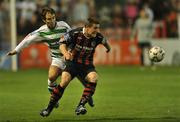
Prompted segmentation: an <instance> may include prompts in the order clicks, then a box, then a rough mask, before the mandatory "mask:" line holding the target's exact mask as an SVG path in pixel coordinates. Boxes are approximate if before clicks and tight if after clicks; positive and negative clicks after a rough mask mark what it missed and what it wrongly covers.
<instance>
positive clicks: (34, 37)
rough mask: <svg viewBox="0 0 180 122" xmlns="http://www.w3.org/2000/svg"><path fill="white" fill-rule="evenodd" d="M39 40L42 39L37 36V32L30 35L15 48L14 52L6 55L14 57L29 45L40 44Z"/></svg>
mask: <svg viewBox="0 0 180 122" xmlns="http://www.w3.org/2000/svg"><path fill="white" fill-rule="evenodd" d="M41 40H42V38H41V37H40V36H39V34H38V33H37V32H33V33H30V34H28V35H27V36H26V37H25V38H24V39H23V40H22V41H21V42H20V43H19V44H18V45H17V46H16V48H15V49H14V50H11V51H9V52H8V53H7V55H8V56H12V55H15V54H17V53H19V52H20V51H21V50H22V49H23V48H25V47H27V46H29V45H30V44H31V43H36V42H40V41H41Z"/></svg>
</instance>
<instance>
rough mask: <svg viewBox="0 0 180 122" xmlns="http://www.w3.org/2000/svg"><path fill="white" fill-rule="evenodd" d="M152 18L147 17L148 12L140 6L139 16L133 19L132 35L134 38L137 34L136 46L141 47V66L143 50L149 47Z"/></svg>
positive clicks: (142, 63) (151, 33) (142, 64)
mask: <svg viewBox="0 0 180 122" xmlns="http://www.w3.org/2000/svg"><path fill="white" fill-rule="evenodd" d="M152 26H153V23H152V19H151V18H150V17H149V14H148V13H146V10H145V9H144V8H142V9H141V10H140V12H139V17H138V18H137V20H136V21H135V25H134V28H133V33H132V37H131V38H133V39H131V40H134V39H135V37H136V36H137V41H138V46H139V48H140V49H141V57H140V58H141V66H144V55H143V53H144V51H145V49H146V48H150V46H151V45H150V42H149V41H150V39H151V38H152V35H153V30H152Z"/></svg>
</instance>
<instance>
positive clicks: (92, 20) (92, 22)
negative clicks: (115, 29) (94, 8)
mask: <svg viewBox="0 0 180 122" xmlns="http://www.w3.org/2000/svg"><path fill="white" fill-rule="evenodd" d="M93 24H100V22H99V21H98V20H97V19H96V18H92V17H91V18H88V20H87V22H86V23H85V27H92V26H93Z"/></svg>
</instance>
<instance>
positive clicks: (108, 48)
mask: <svg viewBox="0 0 180 122" xmlns="http://www.w3.org/2000/svg"><path fill="white" fill-rule="evenodd" d="M104 47H105V48H106V49H107V52H109V51H110V50H111V47H110V45H109V44H108V43H105V44H104Z"/></svg>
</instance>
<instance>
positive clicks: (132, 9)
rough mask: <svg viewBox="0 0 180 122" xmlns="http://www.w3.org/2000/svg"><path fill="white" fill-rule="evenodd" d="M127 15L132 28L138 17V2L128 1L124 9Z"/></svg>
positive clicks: (134, 0)
mask: <svg viewBox="0 0 180 122" xmlns="http://www.w3.org/2000/svg"><path fill="white" fill-rule="evenodd" d="M124 12H125V15H126V17H127V20H128V21H127V22H128V24H129V25H130V26H132V25H133V24H134V21H135V19H136V17H137V15H138V6H137V1H136V0H128V1H127V4H126V5H125V8H124Z"/></svg>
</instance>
